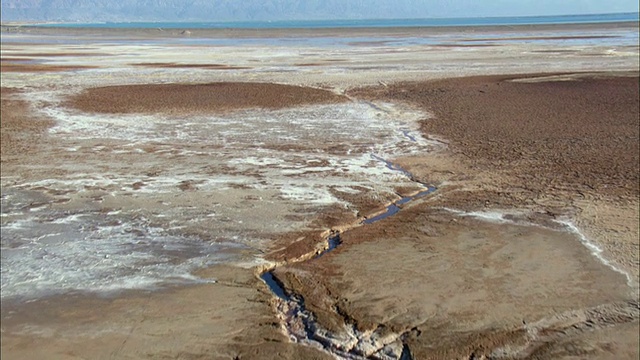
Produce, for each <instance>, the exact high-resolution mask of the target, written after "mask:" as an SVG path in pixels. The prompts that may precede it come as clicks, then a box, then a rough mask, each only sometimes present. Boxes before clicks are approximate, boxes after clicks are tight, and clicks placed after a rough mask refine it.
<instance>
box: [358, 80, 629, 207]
mask: <svg viewBox="0 0 640 360" xmlns="http://www.w3.org/2000/svg"><path fill="white" fill-rule="evenodd" d="M522 77H523V76H485V77H472V78H463V79H450V80H442V81H432V82H421V83H403V84H397V85H391V86H389V87H388V88H385V87H377V88H366V89H360V90H354V91H352V92H351V95H354V96H362V97H373V98H379V99H381V98H383V99H389V100H392V101H404V102H410V103H413V104H416V105H418V106H420V107H421V108H423V109H425V110H427V111H429V112H431V113H433V114H434V115H435V116H434V117H433V118H431V119H428V120H423V121H422V131H423V132H424V133H425V134H437V135H440V136H441V137H443V138H445V139H447V140H449V141H450V149H451V150H452V151H453V152H454V153H456V154H457V155H459V156H460V157H461V158H463V159H466V160H467V161H468V162H469V163H470V164H471V166H472V168H476V169H479V168H483V169H495V170H500V171H505V172H507V173H508V174H510V175H511V176H514V177H515V178H517V179H518V180H519V181H518V182H521V183H522V184H517V185H523V186H525V187H526V188H527V189H529V190H530V191H532V192H545V191H552V190H553V189H555V188H556V187H562V188H563V189H569V190H571V189H573V190H574V191H579V192H593V191H595V192H597V193H599V194H604V195H610V196H614V197H637V196H638V182H639V176H638V174H639V171H640V170H639V161H640V156H639V148H638V146H639V145H638V136H639V135H640V113H639V91H638V77H637V76H635V77H610V78H605V77H589V78H582V79H579V80H576V81H555V82H551V81H547V82H535V83H518V82H511V81H509V80H510V79H514V78H522Z"/></svg>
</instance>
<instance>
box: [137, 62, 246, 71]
mask: <svg viewBox="0 0 640 360" xmlns="http://www.w3.org/2000/svg"><path fill="white" fill-rule="evenodd" d="M131 65H133V66H142V67H150V68H161V69H207V70H246V69H251V68H250V67H247V66H233V65H225V64H178V63H134V64H131Z"/></svg>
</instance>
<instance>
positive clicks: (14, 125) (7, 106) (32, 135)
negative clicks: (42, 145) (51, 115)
mask: <svg viewBox="0 0 640 360" xmlns="http://www.w3.org/2000/svg"><path fill="white" fill-rule="evenodd" d="M0 91H1V95H0V112H1V113H2V121H0V133H1V138H0V154H1V155H2V162H5V161H8V160H9V159H10V158H11V157H12V156H14V155H24V154H28V153H30V152H31V151H32V150H33V149H34V148H35V147H36V146H37V145H36V144H38V143H39V139H41V138H42V136H43V135H44V132H45V131H46V130H47V128H48V127H50V126H51V125H53V122H52V121H49V120H41V119H37V118H33V117H31V116H29V114H30V111H29V107H28V105H27V103H26V102H25V101H22V100H17V99H15V98H13V97H14V96H15V95H16V94H19V93H20V91H19V90H17V89H13V88H6V87H3V88H0Z"/></svg>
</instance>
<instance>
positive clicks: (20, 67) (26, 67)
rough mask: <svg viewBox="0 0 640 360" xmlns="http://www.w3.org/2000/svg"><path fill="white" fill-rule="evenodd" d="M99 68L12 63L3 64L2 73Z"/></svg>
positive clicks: (0, 70) (91, 67)
mask: <svg viewBox="0 0 640 360" xmlns="http://www.w3.org/2000/svg"><path fill="white" fill-rule="evenodd" d="M97 68H98V67H97V66H85V65H48V64H28V63H11V62H7V63H5V62H2V65H0V72H38V73H39V72H59V71H78V70H87V69H97Z"/></svg>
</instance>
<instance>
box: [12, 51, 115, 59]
mask: <svg viewBox="0 0 640 360" xmlns="http://www.w3.org/2000/svg"><path fill="white" fill-rule="evenodd" d="M18 55H20V56H28V57H45V58H48V57H80V56H112V54H109V53H100V52H82V51H78V52H41V53H23V52H21V53H19V54H18Z"/></svg>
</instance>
